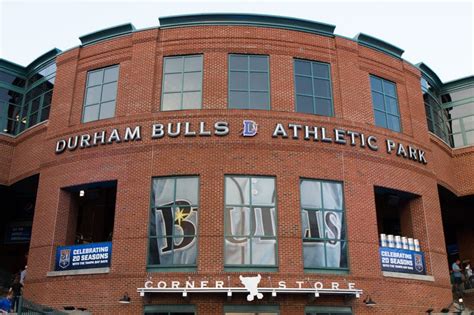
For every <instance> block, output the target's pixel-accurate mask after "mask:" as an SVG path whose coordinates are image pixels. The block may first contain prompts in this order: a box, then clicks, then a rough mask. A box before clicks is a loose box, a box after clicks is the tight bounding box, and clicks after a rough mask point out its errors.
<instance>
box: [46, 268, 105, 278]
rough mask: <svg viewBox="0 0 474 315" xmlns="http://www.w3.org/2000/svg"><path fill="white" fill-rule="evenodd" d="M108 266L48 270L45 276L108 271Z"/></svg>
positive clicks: (78, 274)
mask: <svg viewBox="0 0 474 315" xmlns="http://www.w3.org/2000/svg"><path fill="white" fill-rule="evenodd" d="M109 272H110V267H105V268H91V269H78V270H65V271H48V272H47V273H46V276H47V277H61V276H80V275H95V274H101V273H109Z"/></svg>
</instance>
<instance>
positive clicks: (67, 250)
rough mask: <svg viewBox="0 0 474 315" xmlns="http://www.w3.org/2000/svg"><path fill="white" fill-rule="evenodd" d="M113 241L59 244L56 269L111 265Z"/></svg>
mask: <svg viewBox="0 0 474 315" xmlns="http://www.w3.org/2000/svg"><path fill="white" fill-rule="evenodd" d="M111 257H112V242H105V243H92V244H84V245H71V246H59V247H58V248H57V249H56V267H55V270H56V271H65V270H77V269H90V268H103V267H109V266H110V261H111Z"/></svg>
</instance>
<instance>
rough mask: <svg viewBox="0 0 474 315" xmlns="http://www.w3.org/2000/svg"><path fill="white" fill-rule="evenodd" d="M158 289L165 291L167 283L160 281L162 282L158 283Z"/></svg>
mask: <svg viewBox="0 0 474 315" xmlns="http://www.w3.org/2000/svg"><path fill="white" fill-rule="evenodd" d="M156 287H157V288H159V289H164V288H166V282H164V281H160V282H158V284H157V285H156Z"/></svg>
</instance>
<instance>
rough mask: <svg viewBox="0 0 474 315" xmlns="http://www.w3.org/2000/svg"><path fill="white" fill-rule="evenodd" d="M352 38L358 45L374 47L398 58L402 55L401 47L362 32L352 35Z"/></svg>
mask: <svg viewBox="0 0 474 315" xmlns="http://www.w3.org/2000/svg"><path fill="white" fill-rule="evenodd" d="M354 40H356V41H357V42H358V43H359V44H360V45H363V46H366V47H370V48H374V49H376V50H379V51H381V52H384V53H387V54H389V55H391V56H394V57H396V58H399V59H402V55H403V53H404V52H405V51H404V50H403V49H401V48H398V47H397V46H395V45H392V44H390V43H387V42H385V41H383V40H381V39H378V38H376V37H373V36H370V35H367V34H364V33H359V34H357V35H356V36H354Z"/></svg>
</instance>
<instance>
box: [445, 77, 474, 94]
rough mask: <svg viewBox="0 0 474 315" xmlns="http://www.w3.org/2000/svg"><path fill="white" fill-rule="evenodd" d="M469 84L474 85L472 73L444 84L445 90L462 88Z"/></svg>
mask: <svg viewBox="0 0 474 315" xmlns="http://www.w3.org/2000/svg"><path fill="white" fill-rule="evenodd" d="M467 85H474V75H470V76H467V77H464V78H460V79H455V80H452V81H449V82H446V83H444V84H443V88H442V89H443V91H446V90H451V89H457V88H462V87H465V86H467Z"/></svg>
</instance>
